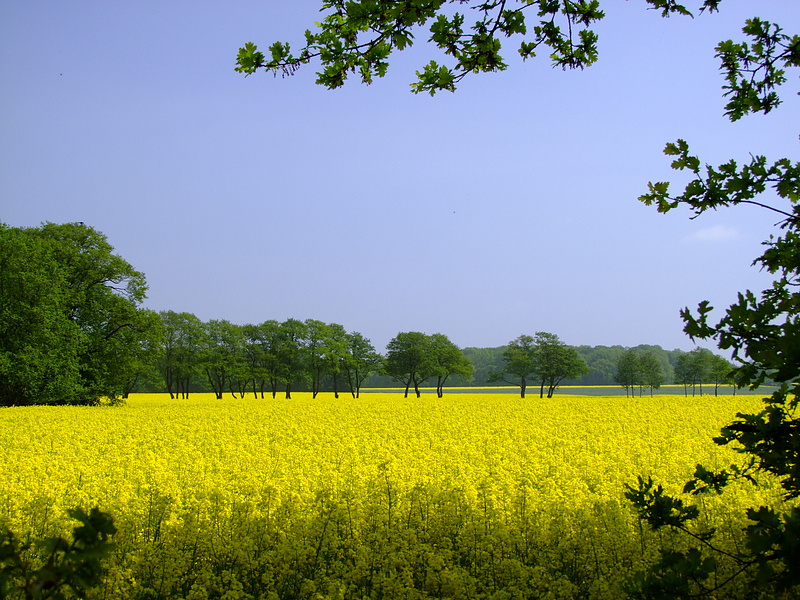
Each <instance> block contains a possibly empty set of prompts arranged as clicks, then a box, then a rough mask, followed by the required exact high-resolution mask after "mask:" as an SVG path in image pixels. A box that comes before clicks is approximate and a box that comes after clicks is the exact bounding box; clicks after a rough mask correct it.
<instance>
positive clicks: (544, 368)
mask: <svg viewBox="0 0 800 600" xmlns="http://www.w3.org/2000/svg"><path fill="white" fill-rule="evenodd" d="M586 373H588V367H587V366H586V362H585V361H584V360H583V358H581V357H580V355H579V354H578V351H577V350H576V349H575V348H572V347H570V346H567V345H566V344H565V343H564V342H562V341H561V340H560V339H558V336H557V335H555V334H553V333H547V332H544V331H538V332H536V335H535V336H533V337H531V336H529V335H521V336H519V337H518V338H517V339H515V340H512V341H511V342H509V343H508V346H506V348H505V349H504V350H503V367H502V369H501V370H499V371H495V372H493V373H491V374H490V376H489V381H490V382H498V381H504V377H505V375H511V376H512V377H514V378H515V383H516V384H517V385H519V390H520V397H521V398H524V397H525V390H526V389H527V385H528V380H529V379H531V380H534V381H537V382H538V383H539V386H540V388H539V397H543V396H544V389H545V387H546V388H547V397H548V398H552V397H553V394H554V393H555V390H556V388H557V387H558V386H559V385H560V384H561V382H562V381H563V380H564V379H576V378H578V377H580V376H581V375H584V374H586Z"/></svg>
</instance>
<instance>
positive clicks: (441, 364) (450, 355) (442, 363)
mask: <svg viewBox="0 0 800 600" xmlns="http://www.w3.org/2000/svg"><path fill="white" fill-rule="evenodd" d="M428 343H429V345H430V351H431V360H432V361H433V368H432V375H433V376H435V377H436V395H437V396H438V397H439V398H441V397H442V396H443V395H444V384H445V383H446V382H447V379H448V377H450V375H461V376H462V377H464V378H468V377H471V376H472V373H474V371H475V367H474V366H473V365H472V363H471V362H470V361H469V359H468V358H467V357H466V356H464V353H463V352H461V349H460V348H459V347H458V346H456V345H455V344H454V343H453V342H451V341H450V339H449V338H448V337H447V336H446V335H444V334H441V333H434V334H433V335H431V336H429V338H428Z"/></svg>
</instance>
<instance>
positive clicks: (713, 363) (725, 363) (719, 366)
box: [708, 354, 736, 396]
mask: <svg viewBox="0 0 800 600" xmlns="http://www.w3.org/2000/svg"><path fill="white" fill-rule="evenodd" d="M732 372H733V365H732V364H731V363H730V361H729V360H726V359H725V358H723V357H722V356H720V355H719V354H713V355H712V356H711V360H710V363H709V367H708V377H709V381H710V382H711V383H713V384H714V395H715V396H716V395H717V394H718V390H719V386H720V385H722V384H724V383H728V384H730V383H732V382H733V379H732V376H731V373H732ZM734 389H736V388H734Z"/></svg>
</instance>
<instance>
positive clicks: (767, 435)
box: [629, 19, 800, 597]
mask: <svg viewBox="0 0 800 600" xmlns="http://www.w3.org/2000/svg"><path fill="white" fill-rule="evenodd" d="M743 32H744V34H745V35H746V36H748V37H749V38H751V42H750V43H748V42H741V43H734V42H733V41H730V40H729V41H726V42H722V43H720V44H719V45H718V46H717V56H718V57H719V58H720V60H721V63H722V70H723V71H724V72H726V84H725V86H724V90H725V92H724V95H725V96H726V97H727V99H728V104H727V105H726V114H727V115H728V117H729V118H730V119H731V120H733V121H735V120H737V119H739V118H741V117H742V116H744V115H746V114H748V113H751V112H762V113H768V112H770V111H771V110H773V109H774V108H775V107H776V106H778V104H779V102H780V99H779V97H778V95H777V92H776V88H777V87H779V86H780V85H782V84H783V83H784V82H785V81H786V76H785V69H786V68H788V67H798V66H800V37H798V36H796V35H795V36H793V37H790V36H788V35H785V34H783V33H782V30H781V28H780V27H778V26H777V25H774V24H771V23H768V22H765V21H762V20H760V19H751V20H748V21H747V23H746V25H745V27H744V29H743ZM664 152H665V154H667V155H668V156H673V157H675V158H674V159H673V161H672V168H673V169H676V170H679V171H682V170H688V171H690V172H691V173H692V174H693V175H694V177H695V178H694V179H692V180H691V181H690V182H689V183H688V184H687V185H686V187H685V189H684V191H683V193H682V194H681V195H679V196H676V197H671V196H670V195H669V184H668V183H664V182H658V183H650V184H649V193H648V194H645V195H643V196H642V197H641V198H640V199H641V200H642V201H643V202H644V203H645V204H648V205H655V206H656V207H657V208H658V210H659V211H660V212H668V211H669V210H672V209H674V208H676V207H678V206H686V207H688V208H689V209H690V210H692V211H693V212H694V217H698V216H700V215H701V214H703V213H704V212H705V211H707V210H709V209H713V210H716V209H719V208H723V207H728V206H735V205H738V204H751V205H756V206H759V207H762V208H765V209H767V210H770V211H772V212H774V213H775V214H778V215H780V217H781V221H780V222H779V223H778V229H779V231H780V234H779V235H777V236H771V237H770V238H769V239H768V240H767V241H766V242H764V246H765V247H766V250H765V251H764V253H763V254H762V255H761V256H760V257H758V258H757V259H756V260H755V261H754V264H755V265H759V266H761V268H762V269H764V270H765V271H767V272H768V273H771V274H772V275H774V276H775V280H774V281H773V283H772V286H771V287H770V288H768V289H766V290H764V291H762V292H761V293H760V294H756V293H754V292H752V291H749V290H747V291H745V292H741V293H740V294H739V295H738V301H737V302H736V303H735V304H733V305H731V306H730V307H729V308H728V309H727V310H726V311H725V314H724V315H723V316H722V318H721V319H720V320H719V321H717V322H716V323H714V322H712V321H711V320H710V319H711V313H712V311H713V308H712V307H711V305H710V304H709V303H708V302H701V303H700V305H699V306H698V308H697V312H696V313H693V312H692V311H690V310H689V309H688V308H686V309H683V311H681V316H682V318H683V319H684V322H685V324H686V325H685V331H686V333H688V334H689V335H690V336H691V337H692V338H700V339H713V340H716V342H717V344H718V345H719V347H720V348H721V349H723V350H727V351H730V352H732V355H733V357H734V359H735V360H736V361H737V363H738V365H737V366H736V367H735V368H733V367H732V366H731V365H730V364H729V363H728V364H724V363H723V362H721V361H719V360H716V359H713V357H709V356H706V357H705V358H704V357H702V356H701V355H699V354H698V355H697V356H696V357H692V356H690V355H692V354H694V353H689V355H687V357H686V360H684V361H682V363H683V364H679V369H677V370H676V372H677V373H679V376H680V377H681V378H683V382H684V384H689V383H691V382H692V378H693V377H694V378H696V375H694V376H693V375H692V373H691V371H692V370H693V369H694V370H695V371H697V370H698V369H701V370H704V372H705V373H706V374H708V373H713V375H712V377H713V378H714V380H715V383H717V382H718V381H720V380H731V379H732V380H734V381H735V382H736V383H737V384H738V385H739V386H750V387H751V388H757V387H758V386H759V385H761V384H763V383H764V382H765V381H768V380H771V381H775V382H777V383H779V384H780V388H779V389H778V390H777V391H776V392H774V393H773V394H772V396H770V397H768V398H765V399H764V405H765V407H764V409H763V410H762V411H761V412H759V413H757V414H742V413H739V414H738V415H737V420H736V421H734V422H733V423H731V424H729V425H727V426H726V427H724V428H723V429H722V432H721V435H720V436H719V437H717V438H715V439H714V441H715V442H716V443H718V444H720V445H727V444H733V448H734V449H735V450H736V451H738V452H739V453H741V454H742V455H743V456H744V457H745V464H744V466H738V465H731V466H730V467H729V468H728V469H722V470H719V471H712V470H710V469H708V468H706V467H704V466H703V465H698V466H697V469H696V471H695V477H694V478H693V479H692V480H690V481H689V482H687V483H686V485H685V486H684V492H685V493H691V494H694V495H697V494H706V493H715V494H722V493H723V492H724V490H725V489H726V487H727V486H729V485H731V484H732V483H733V482H736V481H745V482H751V483H754V482H755V481H756V478H755V475H756V474H757V473H766V474H768V475H769V476H773V477H775V478H776V480H777V481H778V482H780V485H781V486H782V488H783V490H784V495H785V497H786V499H794V498H798V497H800V423H799V422H798V419H797V407H798V401H799V400H798V394H800V343H798V340H800V291H798V287H797V286H798V283H800V206H799V205H798V202H800V163H795V162H792V161H791V160H789V159H788V158H780V159H778V160H776V161H774V162H772V163H769V162H768V161H767V159H766V158H765V157H763V156H752V157H751V159H750V162H749V163H747V164H744V165H741V166H740V165H739V164H738V163H737V162H736V161H735V160H730V161H728V162H727V163H724V164H723V165H721V166H719V167H717V168H714V167H710V166H708V165H706V166H705V168H704V169H701V161H700V159H699V158H698V157H696V156H693V155H691V154H690V151H689V145H688V143H687V142H685V141H684V140H678V141H677V142H676V143H671V144H667V146H666V148H665V150H664ZM765 194H770V195H773V194H774V198H775V199H776V200H777V201H779V202H783V204H780V205H777V206H776V205H773V204H769V203H767V202H765V201H762V200H761V199H760V198H761V196H763V195H765ZM694 217H693V218H694ZM726 362H727V361H726ZM692 363H694V364H692ZM640 484H641V480H640ZM641 487H642V486H641V485H640V488H641ZM640 491H641V493H639V494H636V493H633V492H631V495H630V496H629V499H630V500H631V501H632V502H633V503H634V505H635V506H636V507H637V509H638V510H639V511H640V514H646V515H654V517H653V520H652V523H651V524H652V525H653V526H654V527H656V528H659V527H662V526H667V527H672V528H676V529H679V530H682V531H684V532H685V533H688V534H689V535H691V536H693V537H695V538H696V539H698V540H700V541H701V542H702V544H701V545H700V546H698V547H696V548H693V549H691V550H690V552H689V553H681V554H678V555H666V554H665V555H664V556H663V557H662V561H661V562H660V563H659V565H658V567H657V568H656V569H655V570H653V571H652V572H650V573H648V574H646V575H645V576H643V577H642V578H641V579H640V580H639V581H638V583H637V590H638V593H639V594H640V595H642V596H643V597H688V596H689V595H697V594H699V593H703V594H711V593H713V592H714V591H715V590H716V589H717V588H718V587H720V586H721V585H725V584H727V581H724V582H722V583H721V584H717V585H715V586H713V585H711V584H710V583H709V582H710V581H711V575H712V570H713V567H714V563H713V559H714V558H715V557H716V558H718V557H725V558H727V559H728V560H731V561H733V562H734V563H735V564H736V565H737V567H738V571H737V574H736V575H737V576H747V577H750V578H751V579H752V580H753V582H754V585H757V586H758V587H759V589H762V590H773V591H774V592H775V593H783V592H788V590H793V591H795V592H796V589H797V588H796V586H797V585H798V584H800V574H798V573H800V570H798V569H797V565H798V564H800V550H799V548H800V541H799V540H800V527H799V526H798V524H799V523H800V521H799V520H798V515H799V514H800V512H799V511H798V508H797V506H791V505H785V506H781V507H778V508H775V507H764V506H762V507H758V508H750V509H748V510H747V511H746V513H747V518H748V519H749V520H750V521H751V522H752V524H751V525H749V526H748V527H747V528H746V534H747V543H746V548H745V549H743V550H742V551H740V552H738V553H737V554H736V555H732V554H729V553H725V552H723V551H721V550H720V549H719V548H716V547H714V546H713V545H712V540H713V537H714V532H713V531H705V532H703V531H702V530H700V529H696V528H690V527H689V522H690V521H692V520H695V519H696V517H697V515H694V516H692V515H689V516H688V517H687V518H686V519H684V520H681V521H680V522H678V523H675V522H673V521H670V519H669V518H666V517H665V516H664V514H663V511H661V510H660V509H663V507H664V506H666V505H667V504H668V503H669V502H670V501H672V502H675V503H677V502H679V500H676V499H674V498H672V499H669V500H668V499H666V498H665V497H663V495H662V496H659V497H656V494H655V493H652V494H651V493H649V491H647V490H640ZM709 552H710V553H711V554H709ZM707 561H710V562H707Z"/></svg>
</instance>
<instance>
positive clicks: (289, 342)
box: [275, 319, 307, 400]
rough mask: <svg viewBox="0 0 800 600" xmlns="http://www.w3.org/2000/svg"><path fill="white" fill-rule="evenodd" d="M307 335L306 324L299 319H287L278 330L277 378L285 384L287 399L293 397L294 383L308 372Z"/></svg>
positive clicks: (276, 346) (276, 345)
mask: <svg viewBox="0 0 800 600" xmlns="http://www.w3.org/2000/svg"><path fill="white" fill-rule="evenodd" d="M306 335H307V329H306V324H305V323H303V322H302V321H298V320H297V319H287V320H286V321H284V322H283V323H281V324H280V327H279V328H278V331H277V340H276V344H275V352H276V356H275V360H276V363H277V372H276V378H277V380H278V381H279V382H280V383H281V384H283V385H284V386H285V388H284V389H285V390H286V393H285V397H286V399H287V400H288V399H291V397H292V385H293V384H294V383H295V382H296V381H301V380H303V378H304V377H305V374H306V353H305V339H306Z"/></svg>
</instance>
